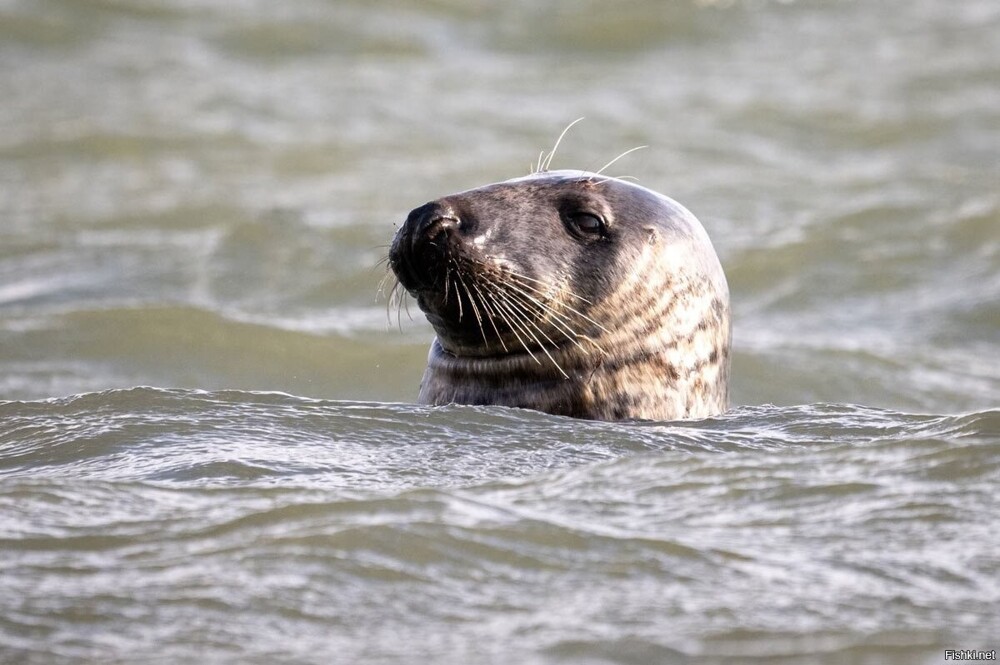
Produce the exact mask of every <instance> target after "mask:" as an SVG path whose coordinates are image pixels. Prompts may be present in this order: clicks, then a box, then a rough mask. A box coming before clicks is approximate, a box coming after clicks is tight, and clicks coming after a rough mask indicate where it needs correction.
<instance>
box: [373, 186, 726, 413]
mask: <svg viewBox="0 0 1000 665" xmlns="http://www.w3.org/2000/svg"><path fill="white" fill-rule="evenodd" d="M389 265H390V267H391V269H392V271H393V272H394V273H395V275H396V277H397V279H398V283H399V284H400V285H402V287H403V288H404V289H405V290H406V291H407V292H408V293H409V294H410V295H412V296H413V297H414V298H415V299H416V301H417V304H418V305H419V307H420V309H421V310H422V311H423V312H424V314H425V315H426V316H427V319H428V321H430V323H431V325H432V326H433V327H434V330H435V332H436V333H437V337H436V339H435V340H434V341H433V343H432V344H431V348H430V353H429V356H428V360H427V369H426V370H425V372H424V375H423V379H422V381H421V383H420V393H419V397H418V399H419V401H420V402H421V403H425V404H435V405H440V404H449V403H457V404H497V405H504V406H511V407H522V408H528V409H536V410H539V411H545V412H548V413H553V414H559V415H565V416H572V417H576V418H589V419H594V420H623V419H649V420H674V419H681V418H702V417H707V416H711V415H714V414H718V413H720V412H722V411H724V410H725V409H726V408H727V405H728V397H729V357H730V337H731V335H730V317H729V289H728V286H727V284H726V277H725V274H724V273H723V271H722V266H721V265H720V263H719V259H718V257H717V256H716V253H715V250H714V249H713V247H712V243H711V241H710V240H709V238H708V235H707V234H706V233H705V230H704V228H702V225H701V224H700V223H699V222H698V220H697V219H696V218H695V217H694V215H692V214H691V213H690V212H688V211H687V210H686V209H685V208H684V207H683V206H681V205H680V204H679V203H677V202H675V201H673V200H672V199H670V198H667V197H666V196H663V195H662V194H658V193H656V192H654V191H652V190H649V189H646V188H645V187H640V186H639V185H636V184H633V183H631V182H626V181H624V180H619V179H616V178H609V177H606V176H600V175H597V174H594V173H587V172H581V171H547V172H541V173H535V174H532V175H529V176H526V177H523V178H515V179H513V180H507V181H505V182H500V183H496V184H492V185H487V186H485V187H480V188H477V189H471V190H468V191H464V192H460V193H457V194H452V195H449V196H445V197H442V198H440V199H437V200H435V201H431V202H430V203H427V204H424V205H422V206H420V207H419V208H416V209H415V210H413V211H412V212H411V213H410V214H409V216H408V217H407V219H406V222H405V223H404V224H403V225H402V227H401V228H400V229H399V231H398V232H397V234H396V236H395V238H394V240H393V243H392V246H391V249H390V252H389Z"/></svg>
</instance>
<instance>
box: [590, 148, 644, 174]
mask: <svg viewBox="0 0 1000 665" xmlns="http://www.w3.org/2000/svg"><path fill="white" fill-rule="evenodd" d="M648 147H649V146H647V145H637V146H636V147H634V148H629V149H628V150H626V151H625V152H623V153H622V154H620V155H618V156H617V157H615V158H614V159H612V160H611V161H610V162H608V163H607V164H605V165H604V166H602V167H601V168H599V169H597V170H596V171H594V174H595V175H601V173H603V172H604V169H606V168H608V167H609V166H611V165H612V164H614V163H615V162H617V161H618V160H619V159H621V158H622V157H624V156H625V155H628V154H629V153H633V152H635V151H636V150H642V149H643V148H648Z"/></svg>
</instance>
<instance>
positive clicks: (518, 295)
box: [507, 290, 596, 355]
mask: <svg viewBox="0 0 1000 665" xmlns="http://www.w3.org/2000/svg"><path fill="white" fill-rule="evenodd" d="M507 294H508V295H509V296H510V297H511V298H513V299H515V300H519V301H520V302H521V304H522V305H524V306H527V305H528V303H525V302H524V299H527V300H528V301H529V303H530V304H533V305H535V307H537V308H538V309H539V310H541V312H542V313H543V314H549V315H551V317H552V318H551V319H550V321H551V322H552V325H553V326H554V327H555V328H556V329H557V330H559V332H561V333H562V334H563V336H564V337H565V338H566V339H567V340H569V341H570V342H572V343H573V344H575V345H576V346H577V347H579V349H580V350H581V351H583V352H584V353H586V354H588V355H589V353H590V351H588V350H587V349H586V348H585V347H584V346H583V345H582V344H580V342H579V341H577V338H578V337H582V335H581V334H580V333H578V332H576V331H575V330H573V328H572V327H571V325H570V324H572V323H573V321H572V319H570V318H569V317H568V316H566V315H565V314H563V313H562V312H559V311H557V310H556V309H555V308H553V307H552V306H551V305H549V304H548V303H544V302H542V301H540V300H538V299H537V298H535V297H534V296H531V295H529V294H527V293H524V292H521V291H519V290H514V291H508V292H507ZM535 327H536V328H537V327H538V326H537V324H536V325H535ZM547 337H548V336H546V338H547ZM549 341H550V342H551V341H552V340H551V339H550V340H549ZM552 344H553V346H556V344H555V342H552ZM595 346H596V345H595Z"/></svg>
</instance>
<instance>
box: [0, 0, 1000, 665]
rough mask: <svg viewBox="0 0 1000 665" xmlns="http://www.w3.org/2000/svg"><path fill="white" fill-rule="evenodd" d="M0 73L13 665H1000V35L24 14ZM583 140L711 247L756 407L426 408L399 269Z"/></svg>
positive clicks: (579, 149) (548, 18)
mask: <svg viewBox="0 0 1000 665" xmlns="http://www.w3.org/2000/svg"><path fill="white" fill-rule="evenodd" d="M0 64H2V67H0V96H2V99H3V102H2V103H0V565H2V571H3V572H2V575H0V661H2V662H14V663H60V662H116V663H146V662H164V663H168V662H169V663H173V662H234V663H235V662H239V663H254V662H258V663H274V662H289V663H291V662H296V663H298V662H316V663H328V662H345V663H346V662H366V663H369V662H370V663H404V662H406V663H409V662H454V663H501V662H503V663H506V662H523V663H545V664H548V663H611V662H614V663H657V662H697V663H742V662H755V661H756V662H767V663H772V662H796V663H799V662H802V663H938V662H943V660H944V651H945V649H950V648H955V649H964V648H970V649H971V648H981V649H996V648H998V647H1000V645H998V643H997V638H996V635H997V634H1000V583H998V582H997V580H1000V554H998V552H1000V519H998V515H1000V483H998V481H1000V412H998V411H997V408H998V406H1000V398H998V397H1000V232H998V229H1000V187H998V186H997V183H998V182H1000V132H998V131H997V130H998V128H1000V6H998V5H997V4H996V3H995V2H993V0H965V1H963V2H961V3H938V2H934V1H933V0H916V1H912V2H890V1H886V2H874V3H872V2H870V3H859V2H838V3H821V2H811V1H807V0H799V1H798V2H770V1H768V0H759V1H755V2H751V1H750V0H745V1H740V0H737V1H735V2H701V3H699V2H685V1H678V2H674V3H657V2H642V1H639V0H628V1H626V2H619V3H614V4H613V5H612V4H609V3H599V2H589V1H587V2H577V3H572V4H569V3H560V2H554V1H553V2H530V3H529V2H526V1H525V2H520V1H515V2H507V3H499V4H498V3H486V2H451V1H448V0H445V1H442V2H434V3H415V2H398V3H394V4H392V5H389V4H385V3H375V4H373V3H365V2H350V1H344V2H320V1H319V0H315V1H310V0H306V1H304V2H298V3H294V4H290V3H289V4H279V3H269V2H264V1H263V0H260V1H256V0H242V1H241V2H226V3H222V2H215V1H210V0H191V1H188V2H183V3H181V2H162V1H157V0H46V1H44V2H40V1H37V0H30V1H29V0H24V1H22V2H18V1H16V0H5V1H3V2H0ZM579 116H586V118H587V119H586V120H585V121H584V122H582V123H580V124H579V125H577V126H576V127H574V129H573V130H572V131H571V133H570V134H569V135H568V136H567V138H566V140H565V141H564V142H563V144H562V146H561V147H560V152H559V154H558V155H557V158H556V160H555V161H554V163H553V167H554V168H573V167H579V168H586V169H593V168H597V167H600V166H601V165H602V164H604V163H605V162H607V161H609V160H610V159H611V158H613V157H614V156H615V155H617V154H618V153H620V152H622V151H624V150H626V149H628V148H630V147H633V146H635V145H648V146H650V147H649V148H648V149H646V150H643V151H639V152H637V153H633V154H632V155H630V156H629V157H627V158H626V159H624V160H622V161H621V162H619V163H617V164H616V165H615V167H614V168H615V169H617V170H616V172H615V174H616V175H632V176H636V177H638V179H639V181H640V183H641V184H643V185H645V186H647V187H651V188H653V189H656V190H659V191H662V192H663V193H665V194H667V195H669V196H671V197H673V198H676V199H677V200H679V201H681V202H682V203H683V204H684V205H685V206H686V207H688V208H690V209H691V210H692V211H693V212H695V214H696V215H698V217H699V218H700V219H701V220H702V222H703V223H704V225H705V226H706V228H707V229H708V231H709V233H710V235H711V236H712V238H713V241H714V243H715V245H716V248H717V249H718V251H719V254H720V257H721V259H722V262H723V265H724V266H725V268H726V271H727V274H728V276H729V282H730V287H731V289H732V292H733V310H734V334H735V348H734V352H735V357H734V365H733V376H734V384H733V390H734V395H733V397H734V400H733V401H734V405H735V408H734V409H733V411H732V412H730V413H728V414H726V415H724V416H721V417H719V418H716V419H711V420H708V421H702V422H690V423H632V424H620V423H617V424H616V423H588V422H579V421H573V420H568V419H562V418H556V417H551V416H547V415H544V414H538V413H532V412H528V411H517V410H507V409H502V408H469V407H447V408H441V409H429V408H425V407H420V406H415V405H412V401H413V399H414V396H415V394H416V388H417V383H418V381H419V376H420V372H421V371H422V368H423V365H424V359H425V358H426V348H427V345H428V343H429V340H430V336H431V334H430V330H429V327H428V326H427V325H426V323H424V322H423V320H422V318H421V317H420V315H419V312H417V311H416V310H415V308H412V314H413V317H412V319H411V318H408V317H407V315H406V312H405V311H404V312H403V313H402V315H401V317H400V318H399V321H398V322H397V320H396V316H395V312H392V313H391V319H392V322H391V324H387V315H386V308H385V303H384V302H376V301H375V298H374V296H375V293H376V291H377V288H378V282H379V280H380V279H381V277H382V272H381V269H380V268H377V267H376V264H377V263H378V261H379V259H381V258H382V257H383V256H384V254H385V252H386V245H387V243H388V242H389V240H390V238H391V236H392V233H393V231H394V227H395V225H396V224H398V223H399V222H401V221H402V220H403V219H404V218H405V215H406V213H407V212H408V211H409V210H410V209H411V208H413V207H415V206H416V205H419V204H421V203H423V202H424V201H426V200H429V199H431V198H435V197H437V196H440V195H443V194H446V193H449V192H452V191H456V190H459V189H465V188H468V187H473V186H477V185H481V184H484V183H487V182H491V181H495V180H499V179H504V178H507V177H512V176H517V175H521V174H523V173H525V172H526V171H527V169H528V165H529V163H531V162H533V161H534V160H535V159H536V158H537V155H538V152H539V151H541V150H543V149H547V148H549V147H550V146H551V144H552V142H553V141H554V139H555V137H556V136H557V135H558V133H559V131H560V130H561V129H562V128H563V127H564V126H565V125H566V124H568V123H569V122H570V121H572V120H573V119H575V118H576V117H579ZM137 386H155V387H153V388H140V387H137ZM855 405H864V406H855Z"/></svg>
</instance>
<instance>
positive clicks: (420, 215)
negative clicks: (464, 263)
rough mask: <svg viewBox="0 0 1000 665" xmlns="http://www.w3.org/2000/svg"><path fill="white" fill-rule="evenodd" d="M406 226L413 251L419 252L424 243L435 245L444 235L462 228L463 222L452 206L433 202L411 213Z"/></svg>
mask: <svg viewBox="0 0 1000 665" xmlns="http://www.w3.org/2000/svg"><path fill="white" fill-rule="evenodd" d="M406 225H407V226H409V227H410V242H411V246H412V249H413V251H414V252H417V251H419V248H420V246H421V245H422V244H423V243H432V244H435V241H436V240H437V239H438V238H440V237H441V236H442V235H444V234H446V233H450V232H452V231H455V230H458V229H460V228H462V221H461V219H459V217H458V214H456V212H455V211H454V210H453V209H452V208H451V206H448V205H445V204H442V203H439V202H437V201H432V202H431V203H426V204H424V205H422V206H420V207H419V208H416V209H415V210H413V211H412V212H410V214H409V216H408V217H407V218H406ZM442 249H443V247H442Z"/></svg>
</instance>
